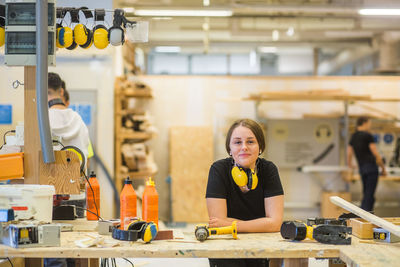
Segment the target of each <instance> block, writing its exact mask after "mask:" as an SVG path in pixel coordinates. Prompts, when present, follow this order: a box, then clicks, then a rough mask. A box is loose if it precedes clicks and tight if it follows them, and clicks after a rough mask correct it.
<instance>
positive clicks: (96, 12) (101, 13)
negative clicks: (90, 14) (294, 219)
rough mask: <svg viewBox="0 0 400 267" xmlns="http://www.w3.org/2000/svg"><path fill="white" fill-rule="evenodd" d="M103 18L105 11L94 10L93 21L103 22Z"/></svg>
mask: <svg viewBox="0 0 400 267" xmlns="http://www.w3.org/2000/svg"><path fill="white" fill-rule="evenodd" d="M105 16H106V11H105V10H104V9H100V8H96V9H95V10H94V20H95V21H104V17H105Z"/></svg>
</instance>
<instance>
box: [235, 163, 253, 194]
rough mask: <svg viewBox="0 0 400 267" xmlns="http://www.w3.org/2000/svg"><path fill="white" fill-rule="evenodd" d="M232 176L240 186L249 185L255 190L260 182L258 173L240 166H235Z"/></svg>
mask: <svg viewBox="0 0 400 267" xmlns="http://www.w3.org/2000/svg"><path fill="white" fill-rule="evenodd" d="M231 174H232V178H233V180H234V181H235V183H236V184H237V185H238V186H239V187H243V186H246V185H247V188H248V189H249V190H253V189H255V188H256V187H257V184H258V177H257V173H256V171H255V170H253V169H245V168H242V167H240V166H237V165H235V166H233V168H232V171H231Z"/></svg>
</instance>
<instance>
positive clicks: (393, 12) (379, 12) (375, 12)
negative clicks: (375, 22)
mask: <svg viewBox="0 0 400 267" xmlns="http://www.w3.org/2000/svg"><path fill="white" fill-rule="evenodd" d="M358 14H360V15H366V16H400V9H398V8H390V9H389V8H365V9H360V10H358Z"/></svg>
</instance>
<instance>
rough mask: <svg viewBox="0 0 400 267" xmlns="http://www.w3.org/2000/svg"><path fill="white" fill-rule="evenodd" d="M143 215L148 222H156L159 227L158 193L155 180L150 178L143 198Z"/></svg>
mask: <svg viewBox="0 0 400 267" xmlns="http://www.w3.org/2000/svg"><path fill="white" fill-rule="evenodd" d="M142 213H143V214H142V217H143V220H144V221H146V222H154V223H155V224H157V227H158V193H157V190H156V187H155V184H154V181H153V180H151V178H149V180H148V181H147V182H146V188H145V189H144V192H143V199H142Z"/></svg>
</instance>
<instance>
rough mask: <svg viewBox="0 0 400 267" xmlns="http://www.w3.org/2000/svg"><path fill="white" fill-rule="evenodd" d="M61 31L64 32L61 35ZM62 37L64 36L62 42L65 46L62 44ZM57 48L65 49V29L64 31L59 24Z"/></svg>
mask: <svg viewBox="0 0 400 267" xmlns="http://www.w3.org/2000/svg"><path fill="white" fill-rule="evenodd" d="M61 31H62V33H61ZM61 35H62V36H63V40H62V43H63V44H61V43H60V36H61ZM56 46H57V47H58V48H64V29H63V27H62V26H61V24H57V32H56Z"/></svg>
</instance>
